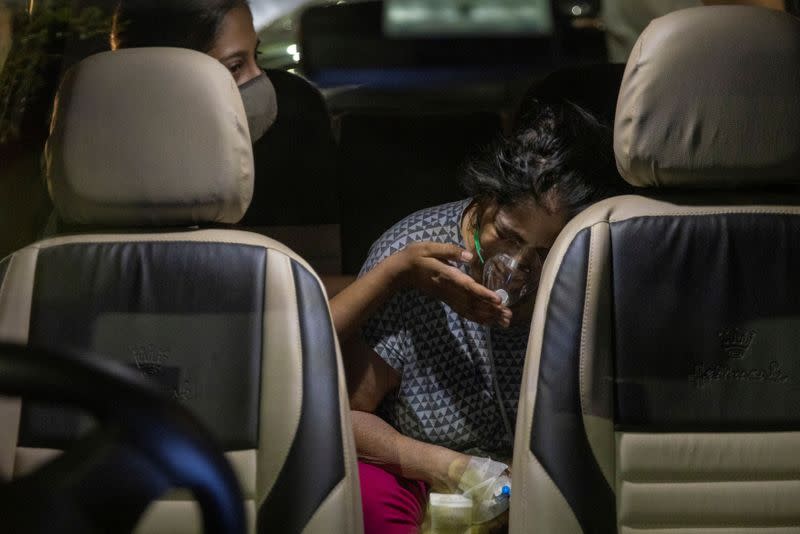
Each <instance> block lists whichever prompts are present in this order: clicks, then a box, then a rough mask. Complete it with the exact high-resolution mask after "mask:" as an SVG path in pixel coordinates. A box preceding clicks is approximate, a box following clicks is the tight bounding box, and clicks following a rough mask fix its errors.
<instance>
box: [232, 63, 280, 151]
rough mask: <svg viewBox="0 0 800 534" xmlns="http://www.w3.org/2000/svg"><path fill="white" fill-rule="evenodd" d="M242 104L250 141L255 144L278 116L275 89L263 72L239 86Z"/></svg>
mask: <svg viewBox="0 0 800 534" xmlns="http://www.w3.org/2000/svg"><path fill="white" fill-rule="evenodd" d="M239 93H241V95H242V103H244V110H245V112H246V113H247V126H248V127H249V128H250V141H251V142H252V143H255V142H256V141H258V140H259V139H261V136H262V135H264V133H265V132H266V131H267V130H269V127H270V126H272V124H273V123H274V122H275V119H276V117H277V116H278V105H277V101H276V96H275V88H274V87H273V86H272V83H271V82H270V81H269V78H267V75H266V74H264V73H263V72H262V73H261V74H260V75H259V76H256V77H255V78H253V79H252V80H250V81H248V82H245V83H243V84H242V85H240V86H239Z"/></svg>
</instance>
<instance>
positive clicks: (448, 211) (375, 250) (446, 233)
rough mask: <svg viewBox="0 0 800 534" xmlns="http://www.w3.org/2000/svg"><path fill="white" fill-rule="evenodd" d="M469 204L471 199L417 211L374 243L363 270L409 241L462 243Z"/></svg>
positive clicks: (396, 224) (401, 248)
mask: <svg viewBox="0 0 800 534" xmlns="http://www.w3.org/2000/svg"><path fill="white" fill-rule="evenodd" d="M469 203H470V199H465V200H458V201H455V202H448V203H447V204H440V205H438V206H432V207H429V208H424V209H421V210H419V211H415V212H414V213H412V214H411V215H408V216H406V217H405V218H403V219H401V220H400V221H399V222H397V223H395V224H394V225H392V227H391V228H389V229H388V230H386V231H385V232H384V233H383V235H382V236H381V237H380V238H378V240H377V241H375V242H374V243H373V244H372V247H371V248H370V251H369V254H368V256H367V261H366V262H365V263H364V268H363V269H362V272H364V271H368V270H369V269H371V268H372V267H374V265H375V264H376V263H378V262H379V261H381V260H383V259H384V258H386V257H388V256H391V255H392V254H394V253H395V252H399V251H400V250H403V249H404V248H405V247H406V245H408V244H409V243H414V242H419V241H428V242H434V243H458V242H459V232H458V228H459V225H460V222H461V216H462V215H463V213H464V209H466V207H467V206H468V205H469Z"/></svg>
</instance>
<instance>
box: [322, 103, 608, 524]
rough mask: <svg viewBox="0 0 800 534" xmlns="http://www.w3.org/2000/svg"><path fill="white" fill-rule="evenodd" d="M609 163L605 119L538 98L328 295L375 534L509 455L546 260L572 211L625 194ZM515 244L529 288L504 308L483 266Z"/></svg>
mask: <svg viewBox="0 0 800 534" xmlns="http://www.w3.org/2000/svg"><path fill="white" fill-rule="evenodd" d="M613 165H614V163H613V152H612V150H611V137H610V133H609V131H608V129H607V128H605V127H604V126H602V125H601V124H600V123H599V122H598V121H597V120H596V119H594V118H593V117H592V116H590V115H589V114H588V113H586V112H584V111H583V110H581V109H580V108H578V107H576V106H574V105H572V104H569V103H563V104H556V103H553V104H543V105H541V106H539V107H537V108H536V109H535V112H534V113H532V116H529V117H528V119H527V121H526V126H525V128H523V129H522V130H520V131H518V132H517V133H516V134H515V135H513V136H512V137H511V138H509V139H507V140H504V141H502V142H501V143H500V145H499V147H497V148H496V149H494V150H493V151H492V152H490V153H488V155H487V157H486V158H485V159H484V160H482V161H480V162H479V163H476V164H474V165H473V166H472V167H471V169H470V172H469V173H468V176H467V177H466V180H465V185H466V189H467V191H468V193H469V194H470V198H468V199H465V200H463V201H460V202H454V203H451V204H445V205H442V206H437V207H434V208H429V209H425V210H422V211H420V212H417V213H415V214H412V215H410V216H409V217H407V218H406V219H404V220H403V221H401V222H399V223H398V224H396V225H395V226H394V227H392V228H391V229H390V230H388V231H387V232H386V233H385V234H384V235H383V237H381V238H380V239H379V240H378V241H377V242H375V244H374V245H373V246H372V249H371V251H370V254H369V257H368V259H367V261H366V263H365V264H364V267H363V269H362V272H361V276H360V278H359V280H357V281H356V282H355V283H354V284H353V285H351V286H350V287H349V288H347V289H346V290H345V291H343V292H342V293H340V294H339V295H337V296H336V297H335V298H334V299H333V300H332V302H331V309H332V313H333V316H334V322H335V324H336V327H337V332H338V333H339V334H340V339H342V340H343V342H344V344H345V365H346V367H347V370H348V385H349V389H350V398H351V408H352V410H353V414H352V415H353V426H354V432H355V439H356V447H357V450H358V453H359V456H360V458H361V461H360V464H359V469H360V477H361V487H362V502H363V509H364V519H365V531H366V532H367V533H378V532H380V533H384V534H385V533H389V534H395V533H401V532H402V533H410V532H417V531H418V529H419V525H420V523H421V521H422V519H423V516H424V512H425V508H426V501H427V493H428V491H429V490H438V491H444V492H452V491H456V490H463V489H464V480H463V478H462V476H463V475H464V473H465V471H468V470H467V466H469V465H472V464H474V463H476V462H478V463H480V462H481V461H483V460H481V459H482V458H491V459H493V460H499V461H502V460H506V459H508V458H510V457H511V448H512V442H513V437H512V433H513V428H512V424H513V421H514V420H515V416H516V405H517V400H518V395H519V388H520V380H521V373H522V366H523V361H524V357H525V349H526V345H527V340H528V335H529V328H530V320H531V316H532V309H533V300H534V299H533V297H534V294H535V285H536V283H537V282H538V275H539V268H540V267H541V264H540V263H539V262H540V261H541V259H542V258H543V257H544V256H545V255H546V253H547V250H548V249H549V248H550V246H551V245H552V244H553V242H554V241H555V239H556V236H557V235H558V234H559V232H560V231H561V229H562V228H563V227H564V225H565V224H566V223H567V221H569V219H570V218H571V217H572V216H574V215H575V214H576V213H578V212H579V211H581V210H582V209H583V208H585V207H587V206H588V205H589V204H591V203H593V202H595V201H597V200H599V199H601V198H604V197H606V196H610V195H612V194H614V193H616V192H617V191H618V186H619V178H618V175H617V173H616V172H614V167H613ZM418 241H425V242H426V243H417V242H418ZM512 250H516V251H519V250H526V251H527V252H528V255H527V257H526V259H525V261H526V262H528V264H529V272H528V273H527V276H528V277H529V280H528V282H529V284H530V286H531V287H533V288H534V290H533V291H532V292H530V293H529V294H528V295H527V296H525V297H523V298H522V299H521V300H520V301H519V302H517V303H516V304H514V305H512V306H510V307H505V306H503V305H502V304H501V298H500V297H498V295H497V294H495V293H493V292H492V291H489V290H488V289H486V288H485V287H482V286H481V285H480V282H481V281H482V271H483V266H482V263H483V262H484V261H485V262H487V263H488V262H490V261H491V258H493V257H494V256H495V255H497V254H499V253H501V252H508V251H512ZM450 262H457V263H458V265H459V267H455V266H454V265H452V264H450ZM362 320H363V321H365V323H364V325H363V329H362V331H361V335H360V336H358V335H355V334H354V333H355V332H356V331H357V330H358V328H357V327H358V326H359V324H360V322H361V321H362Z"/></svg>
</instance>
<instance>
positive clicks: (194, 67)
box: [45, 48, 254, 226]
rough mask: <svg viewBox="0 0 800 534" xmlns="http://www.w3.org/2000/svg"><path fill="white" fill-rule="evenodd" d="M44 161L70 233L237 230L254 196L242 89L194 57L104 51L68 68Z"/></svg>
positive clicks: (162, 51) (170, 51) (175, 52)
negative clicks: (94, 229)
mask: <svg viewBox="0 0 800 534" xmlns="http://www.w3.org/2000/svg"><path fill="white" fill-rule="evenodd" d="M45 155H46V161H47V181H48V189H49V191H50V196H51V198H52V199H53V203H54V205H55V207H56V210H57V212H58V214H59V216H60V217H61V219H62V220H63V221H64V222H65V223H67V224H73V225H102V226H172V225H187V226H188V225H194V224H198V223H234V222H237V221H238V220H239V219H241V217H242V215H243V214H244V212H245V210H246V209H247V207H248V205H249V204H250V200H251V198H252V195H253V172H254V171H253V152H252V146H251V143H250V134H249V131H248V126H247V116H246V114H245V110H244V106H243V104H242V99H241V96H240V93H239V90H238V88H237V87H236V83H235V81H234V79H233V77H232V76H231V75H230V73H229V72H228V70H227V69H226V68H225V67H224V66H223V65H222V64H221V63H219V62H218V61H216V60H215V59H212V58H211V57H209V56H207V55H205V54H202V53H200V52H194V51H191V50H184V49H178V48H139V49H128V50H118V51H114V52H104V53H101V54H97V55H95V56H92V57H89V58H87V59H85V60H84V61H82V62H81V63H79V64H78V65H76V66H75V67H73V68H72V69H71V70H70V71H69V72H68V73H67V74H66V76H65V78H64V80H63V81H62V83H61V87H60V88H59V91H58V96H57V97H56V103H55V109H54V112H53V119H52V123H51V126H50V138H49V139H48V141H47V147H46V151H45Z"/></svg>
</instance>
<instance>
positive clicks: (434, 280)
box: [330, 243, 511, 342]
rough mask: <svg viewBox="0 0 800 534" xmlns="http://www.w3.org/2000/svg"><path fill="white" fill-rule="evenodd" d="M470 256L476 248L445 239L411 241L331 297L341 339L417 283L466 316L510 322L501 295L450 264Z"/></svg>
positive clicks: (467, 258)
mask: <svg viewBox="0 0 800 534" xmlns="http://www.w3.org/2000/svg"><path fill="white" fill-rule="evenodd" d="M471 259H472V253H470V252H468V251H466V250H464V249H462V248H460V247H458V246H456V245H453V244H447V243H412V244H410V245H408V246H407V247H406V248H404V249H403V250H401V251H400V252H397V253H395V254H393V255H391V256H389V257H387V258H386V259H384V260H383V261H381V262H380V263H378V265H376V266H375V267H374V268H373V269H372V270H370V271H369V272H367V273H366V274H364V276H362V277H361V278H358V279H357V280H356V281H354V282H353V283H352V284H350V285H349V286H348V287H346V288H345V289H343V290H342V291H341V292H340V293H339V294H337V295H336V296H335V297H333V299H331V301H330V306H331V314H332V315H333V324H334V326H335V327H336V333H337V335H338V336H339V341H340V342H344V341H346V340H348V339H350V337H351V336H352V335H353V334H354V333H356V332H357V331H358V329H359V328H360V327H361V325H362V324H363V323H364V321H366V319H367V318H368V317H370V316H371V315H372V314H373V313H375V311H377V310H378V309H379V308H380V307H381V306H382V305H383V304H384V303H385V302H386V301H387V300H388V299H389V298H390V297H391V296H392V295H394V293H395V292H397V291H399V290H400V289H404V288H416V289H419V290H420V291H422V292H423V293H426V294H428V295H431V296H433V297H436V298H438V299H440V300H443V301H444V302H446V303H447V304H449V305H450V306H451V307H452V308H453V310H455V311H456V313H458V314H460V315H462V316H464V317H466V318H467V319H470V320H473V321H476V322H479V323H483V324H496V325H499V326H508V324H509V323H510V321H511V311H510V310H509V309H508V308H506V307H504V306H502V305H501V304H500V298H499V297H498V296H497V295H495V294H494V292H493V291H491V290H489V289H487V288H485V287H483V286H482V285H481V284H479V283H477V282H476V281H475V280H473V279H472V277H470V276H469V275H467V274H465V273H463V272H462V271H460V270H459V269H458V268H457V267H454V266H453V265H451V264H450V263H448V262H457V263H464V262H468V261H470V260H471Z"/></svg>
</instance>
